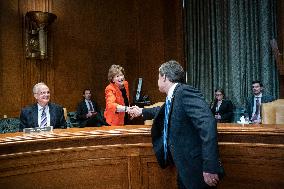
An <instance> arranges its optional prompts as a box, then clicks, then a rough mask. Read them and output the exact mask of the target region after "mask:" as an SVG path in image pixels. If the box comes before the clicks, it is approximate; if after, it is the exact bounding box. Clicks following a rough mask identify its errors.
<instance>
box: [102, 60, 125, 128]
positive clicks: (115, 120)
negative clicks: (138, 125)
mask: <svg viewBox="0 0 284 189" xmlns="http://www.w3.org/2000/svg"><path fill="white" fill-rule="evenodd" d="M108 80H109V82H110V84H109V85H108V86H107V87H106V89H105V99H106V109H105V112H104V116H105V118H106V122H107V123H108V124H109V125H125V124H127V122H128V114H127V113H125V112H127V110H128V109H129V88H128V82H127V81H126V80H125V77H124V69H123V67H121V66H119V65H112V66H111V67H110V69H109V72H108Z"/></svg>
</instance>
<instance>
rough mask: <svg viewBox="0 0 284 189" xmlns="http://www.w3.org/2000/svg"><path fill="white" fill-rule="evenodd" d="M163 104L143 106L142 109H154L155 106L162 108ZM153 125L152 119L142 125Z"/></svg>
mask: <svg viewBox="0 0 284 189" xmlns="http://www.w3.org/2000/svg"><path fill="white" fill-rule="evenodd" d="M164 103H165V102H157V103H155V104H152V105H149V106H144V108H154V107H157V106H162V105H163V104H164ZM152 124H153V119H151V120H145V121H144V125H152Z"/></svg>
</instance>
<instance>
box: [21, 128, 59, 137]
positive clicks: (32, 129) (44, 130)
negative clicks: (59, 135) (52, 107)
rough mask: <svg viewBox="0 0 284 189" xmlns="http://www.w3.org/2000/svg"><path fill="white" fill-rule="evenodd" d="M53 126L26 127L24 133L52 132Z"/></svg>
mask: <svg viewBox="0 0 284 189" xmlns="http://www.w3.org/2000/svg"><path fill="white" fill-rule="evenodd" d="M52 131H53V126H49V127H35V128H24V129H23V132H24V134H35V135H36V134H43V133H52Z"/></svg>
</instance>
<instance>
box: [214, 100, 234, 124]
mask: <svg viewBox="0 0 284 189" xmlns="http://www.w3.org/2000/svg"><path fill="white" fill-rule="evenodd" d="M217 102H218V101H214V104H213V107H212V108H211V111H212V113H213V115H216V114H218V113H219V114H220V115H221V120H220V122H222V123H230V122H231V120H232V117H233V109H234V105H233V103H232V102H231V101H230V100H225V99H223V100H222V104H221V105H220V107H219V110H218V111H217V112H216V106H217Z"/></svg>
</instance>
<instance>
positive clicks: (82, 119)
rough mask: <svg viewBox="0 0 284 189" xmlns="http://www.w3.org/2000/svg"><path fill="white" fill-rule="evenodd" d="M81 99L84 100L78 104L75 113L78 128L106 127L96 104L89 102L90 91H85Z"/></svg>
mask: <svg viewBox="0 0 284 189" xmlns="http://www.w3.org/2000/svg"><path fill="white" fill-rule="evenodd" d="M83 97H84V100H82V101H81V102H80V103H79V104H78V107H77V113H76V117H77V120H78V121H79V125H80V127H86V126H102V125H107V124H106V122H105V121H104V118H103V116H102V114H101V112H100V109H99V108H98V106H97V104H96V103H95V102H94V101H92V100H91V97H92V94H91V90H90V89H85V90H84V92H83Z"/></svg>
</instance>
